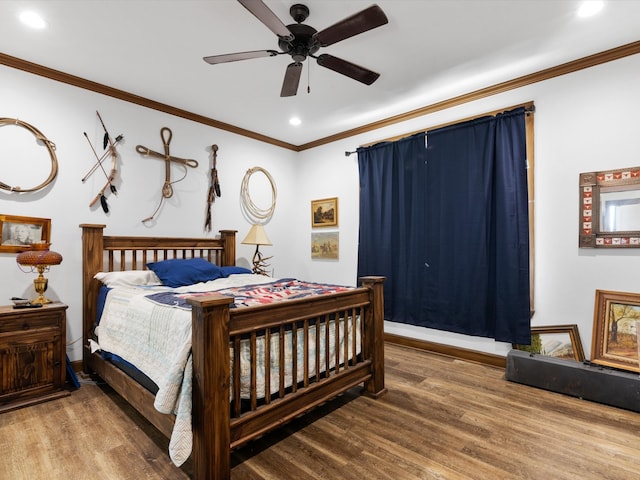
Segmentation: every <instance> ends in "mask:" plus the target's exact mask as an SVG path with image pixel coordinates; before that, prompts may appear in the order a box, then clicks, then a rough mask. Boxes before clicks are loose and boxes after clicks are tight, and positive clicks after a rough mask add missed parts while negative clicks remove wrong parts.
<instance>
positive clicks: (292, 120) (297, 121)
mask: <svg viewBox="0 0 640 480" xmlns="http://www.w3.org/2000/svg"><path fill="white" fill-rule="evenodd" d="M289 123H290V124H291V125H294V126H298V125H300V124H301V123H302V120H300V119H299V118H298V117H291V118H290V119H289Z"/></svg>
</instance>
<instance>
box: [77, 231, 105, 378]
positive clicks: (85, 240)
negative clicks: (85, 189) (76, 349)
mask: <svg viewBox="0 0 640 480" xmlns="http://www.w3.org/2000/svg"><path fill="white" fill-rule="evenodd" d="M105 227H106V225H97V224H88V223H81V224H80V228H82V347H83V348H82V369H83V370H84V371H85V372H88V369H89V365H88V363H87V358H88V355H90V352H89V349H88V348H87V345H88V344H89V338H91V336H92V335H93V324H94V322H95V319H96V302H95V299H96V297H97V294H98V290H97V289H98V281H97V280H95V279H94V278H93V276H94V275H95V274H96V273H98V272H100V271H102V267H103V265H102V264H103V261H104V260H103V256H102V251H103V248H104V242H103V238H102V236H103V230H104V228H105Z"/></svg>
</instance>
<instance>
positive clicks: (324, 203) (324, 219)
mask: <svg viewBox="0 0 640 480" xmlns="http://www.w3.org/2000/svg"><path fill="white" fill-rule="evenodd" d="M337 226H338V197H333V198H323V199H321V200H311V227H312V228H314V227H337Z"/></svg>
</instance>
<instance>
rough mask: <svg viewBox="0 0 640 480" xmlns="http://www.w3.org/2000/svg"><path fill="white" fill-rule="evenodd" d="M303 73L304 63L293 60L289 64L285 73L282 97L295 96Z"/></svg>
mask: <svg viewBox="0 0 640 480" xmlns="http://www.w3.org/2000/svg"><path fill="white" fill-rule="evenodd" d="M301 73H302V63H300V62H293V63H290V64H289V65H287V71H286V72H285V73H284V81H283V82H282V90H281V91H280V96H281V97H293V96H294V95H296V94H297V93H298V84H299V83H300V74H301Z"/></svg>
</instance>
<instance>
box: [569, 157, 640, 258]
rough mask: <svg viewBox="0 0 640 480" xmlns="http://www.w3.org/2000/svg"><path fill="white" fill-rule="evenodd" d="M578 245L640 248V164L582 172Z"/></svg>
mask: <svg viewBox="0 0 640 480" xmlns="http://www.w3.org/2000/svg"><path fill="white" fill-rule="evenodd" d="M579 218H580V221H579V235H578V238H579V242H578V244H579V246H580V247H581V248H596V247H597V248H602V247H605V248H628V247H634V248H640V167H631V168H621V169H618V170H607V171H604V172H589V173H581V174H580V217H579Z"/></svg>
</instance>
